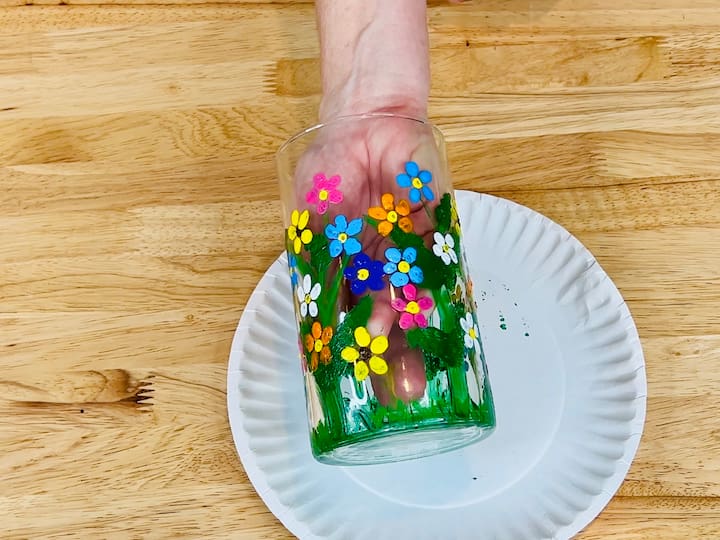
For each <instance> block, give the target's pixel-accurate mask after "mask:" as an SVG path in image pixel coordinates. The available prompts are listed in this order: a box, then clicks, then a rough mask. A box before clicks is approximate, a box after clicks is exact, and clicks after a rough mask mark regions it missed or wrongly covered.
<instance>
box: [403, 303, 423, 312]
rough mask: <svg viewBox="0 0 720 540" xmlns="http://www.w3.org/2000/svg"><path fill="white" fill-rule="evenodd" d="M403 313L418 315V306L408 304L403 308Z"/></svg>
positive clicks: (416, 304)
mask: <svg viewBox="0 0 720 540" xmlns="http://www.w3.org/2000/svg"><path fill="white" fill-rule="evenodd" d="M405 311H407V312H408V313H412V314H413V315H415V314H416V313H420V306H419V305H418V303H417V302H408V305H407V307H406V308H405Z"/></svg>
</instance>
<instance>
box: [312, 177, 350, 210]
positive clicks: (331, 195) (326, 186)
mask: <svg viewBox="0 0 720 540" xmlns="http://www.w3.org/2000/svg"><path fill="white" fill-rule="evenodd" d="M339 185H340V176H339V175H337V174H336V175H335V176H331V177H330V178H325V175H324V174H323V173H317V174H316V175H315V176H313V188H312V189H311V190H310V191H308V192H307V195H306V196H305V200H306V201H307V202H308V203H310V204H316V205H317V211H318V214H324V213H325V212H327V210H328V207H329V206H330V203H333V204H338V203H341V202H342V200H343V194H342V191H340V190H339V189H337V187H338V186H339Z"/></svg>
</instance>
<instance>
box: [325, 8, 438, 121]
mask: <svg viewBox="0 0 720 540" xmlns="http://www.w3.org/2000/svg"><path fill="white" fill-rule="evenodd" d="M317 7H318V21H319V30H320V45H321V58H322V79H323V81H322V82H323V99H322V102H321V104H320V121H321V122H325V121H328V120H331V119H333V118H336V117H338V116H347V115H351V114H361V113H370V112H394V113H396V114H403V115H407V116H413V117H420V118H425V117H426V116H427V102H428V94H429V90H430V70H429V61H428V39H427V23H426V19H425V2H424V1H423V0H392V2H385V1H383V0H367V1H363V2H358V1H357V0H318V2H317ZM340 20H341V21H342V24H338V21H340Z"/></svg>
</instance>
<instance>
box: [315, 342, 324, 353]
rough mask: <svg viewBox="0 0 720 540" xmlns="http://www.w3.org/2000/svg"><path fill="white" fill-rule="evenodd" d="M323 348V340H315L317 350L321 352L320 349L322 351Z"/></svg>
mask: <svg viewBox="0 0 720 540" xmlns="http://www.w3.org/2000/svg"><path fill="white" fill-rule="evenodd" d="M322 348H323V342H322V340H320V339H316V340H315V351H316V352H320V351H322Z"/></svg>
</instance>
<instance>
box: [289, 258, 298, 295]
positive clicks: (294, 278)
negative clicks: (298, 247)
mask: <svg viewBox="0 0 720 540" xmlns="http://www.w3.org/2000/svg"><path fill="white" fill-rule="evenodd" d="M288 271H289V272H290V284H291V285H292V286H293V288H295V286H296V285H297V283H298V273H297V257H295V255H290V256H289V257H288Z"/></svg>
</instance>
